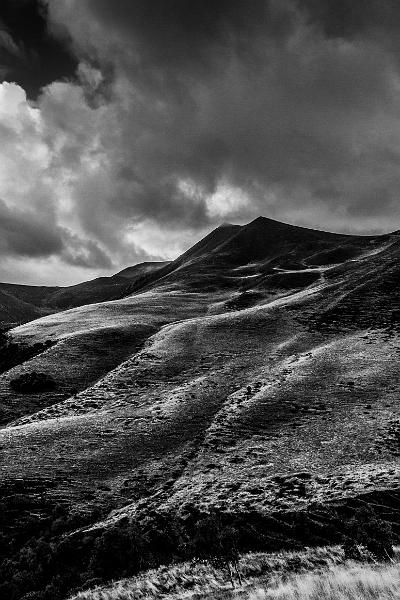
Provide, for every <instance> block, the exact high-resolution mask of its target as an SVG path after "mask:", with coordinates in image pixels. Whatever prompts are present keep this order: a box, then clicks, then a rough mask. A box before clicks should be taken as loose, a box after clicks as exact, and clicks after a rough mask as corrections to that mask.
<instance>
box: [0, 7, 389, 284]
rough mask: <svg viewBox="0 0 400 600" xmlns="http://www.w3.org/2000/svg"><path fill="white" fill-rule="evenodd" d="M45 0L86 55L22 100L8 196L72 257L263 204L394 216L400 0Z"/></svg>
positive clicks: (180, 240) (363, 220)
mask: <svg viewBox="0 0 400 600" xmlns="http://www.w3.org/2000/svg"><path fill="white" fill-rule="evenodd" d="M42 3H43V5H45V6H46V8H47V10H48V27H49V30H50V31H51V32H52V34H53V35H55V36H59V39H60V41H61V40H63V43H64V44H65V45H67V46H68V49H69V51H70V52H72V53H73V54H74V55H75V60H76V62H77V63H78V69H77V72H76V74H75V77H74V78H73V79H70V80H69V81H55V82H53V83H50V84H48V85H47V86H46V87H45V88H44V89H43V91H42V93H41V95H40V96H39V97H38V98H37V101H36V103H35V104H32V102H29V101H28V100H26V97H25V98H22V97H21V101H20V103H19V104H18V102H17V103H12V102H8V104H7V109H6V118H5V119H3V120H1V118H0V127H2V136H3V135H4V139H6V140H8V141H7V144H8V149H7V152H6V159H7V160H8V164H7V166H6V167H5V170H6V171H7V176H4V178H3V180H2V183H1V185H0V197H1V198H3V199H4V202H5V203H6V205H7V207H9V209H10V210H14V211H15V210H17V209H18V210H19V211H26V209H27V206H26V203H27V198H29V202H31V203H32V206H33V209H32V210H35V211H36V213H37V214H40V215H43V223H44V230H45V229H46V226H47V225H46V223H48V222H49V221H46V219H47V220H49V219H50V221H51V222H52V223H53V225H52V228H53V231H54V232H55V235H56V236H58V237H57V239H59V243H60V244H61V246H60V247H59V248H58V249H54V252H53V254H52V256H57V257H58V260H59V261H64V262H66V263H68V264H69V265H70V266H71V269H72V270H73V269H74V268H75V267H76V268H78V267H79V268H80V269H82V268H88V269H92V270H94V269H99V270H101V269H103V270H107V269H111V268H112V265H117V264H118V265H119V264H121V265H124V264H129V263H134V262H135V261H137V260H146V259H147V258H149V257H157V258H172V257H174V256H175V255H176V254H177V253H178V252H179V251H182V250H184V249H185V247H186V246H187V245H188V244H189V243H190V242H191V241H193V240H194V239H196V238H198V237H200V236H201V235H203V234H204V233H206V232H207V231H208V230H209V229H211V228H212V227H214V226H216V225H218V224H219V222H220V220H221V219H222V220H224V221H228V220H232V221H235V222H245V221H248V220H250V219H251V218H254V217H256V216H258V215H259V214H264V215H266V216H270V217H273V218H276V219H282V220H287V221H290V222H297V223H299V224H302V225H306V226H311V227H312V226H316V227H322V228H326V229H332V230H339V231H360V232H363V231H364V232H370V231H377V232H378V231H385V230H389V229H391V228H392V229H396V228H398V225H396V220H399V219H400V205H399V203H398V201H397V194H398V189H399V185H400V170H399V163H400V125H399V124H400V119H399V117H400V105H399V102H398V94H399V90H400V79H399V63H398V41H397V40H398V33H399V31H398V29H399V27H398V22H399V21H398V19H397V15H398V11H399V9H398V7H397V4H395V3H394V2H392V1H388V2H381V1H380V2H378V0H376V1H375V0H367V1H363V2H361V0H352V1H350V0H341V1H340V2H337V1H333V0H321V1H319V0H318V2H317V1H316V0H315V1H314V0H253V1H252V2H245V1H244V0H219V1H218V2H216V1H215V0H213V1H211V0H192V1H191V2H190V3H188V2H187V0H170V1H168V2H167V1H165V0H151V1H147V0H146V1H144V0H114V1H111V0H47V1H46V2H45V1H44V0H43V2H42ZM14 93H17V92H15V90H14ZM18 93H19V94H20V93H21V92H20V91H19V92H18ZM3 104H4V101H3ZM11 105H13V106H14V108H11ZM1 106H2V102H1V92H0V115H1V110H2V108H1ZM16 106H20V108H18V109H17V108H15V107H16ZM12 111H14V112H12ZM15 111H16V113H15ZM11 113H12V115H13V116H10V115H11ZM10 123H14V125H13V126H12V127H10ZM2 139H3V137H2ZM21 140H22V141H21ZM0 152H1V150H0ZM10 157H11V158H10ZM11 163H12V164H15V165H16V167H15V169H16V172H15V174H13V173H14V170H13V169H14V168H13V166H12V164H11ZM20 172H24V173H26V174H27V175H26V177H24V181H17V180H18V173H20ZM0 173H1V166H0ZM12 207H14V208H12ZM15 207H17V208H15ZM13 214H14V213H13ZM18 215H20V212H18ZM66 232H67V233H66ZM27 239H30V238H29V236H28V237H27ZM11 242H12V240H10V242H9V244H10V248H11V245H12V244H11ZM14 246H15V247H16V250H15V252H17V246H16V244H15V243H14ZM74 265H75V267H74ZM76 272H78V271H76ZM79 273H81V271H79Z"/></svg>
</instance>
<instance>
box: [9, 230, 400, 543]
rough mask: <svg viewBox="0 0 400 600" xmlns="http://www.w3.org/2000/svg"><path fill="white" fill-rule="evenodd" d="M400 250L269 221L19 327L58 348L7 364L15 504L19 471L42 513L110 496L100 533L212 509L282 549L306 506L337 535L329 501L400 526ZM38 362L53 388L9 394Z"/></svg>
mask: <svg viewBox="0 0 400 600" xmlns="http://www.w3.org/2000/svg"><path fill="white" fill-rule="evenodd" d="M343 258H344V259H345V260H343ZM334 259H336V260H334ZM341 259H342V260H341ZM330 260H332V261H333V262H332V263H331V262H330ZM399 261H400V235H399V234H398V233H394V234H391V235H385V236H376V237H357V236H342V235H337V234H329V233H328V234H326V233H324V232H316V231H312V230H307V229H303V228H297V227H292V226H289V225H284V224H279V223H276V222H273V221H270V220H267V219H257V220H256V221H254V222H253V223H251V224H249V225H248V226H244V227H236V226H227V227H223V228H219V229H217V230H216V232H213V233H212V234H210V236H208V238H205V240H203V241H202V242H201V243H199V244H198V245H196V246H195V247H194V248H193V249H192V250H190V251H188V252H187V253H185V254H184V255H183V256H182V257H180V258H179V259H177V261H174V262H172V263H170V264H168V265H166V266H162V267H161V268H160V269H159V270H158V271H157V272H156V273H155V274H154V273H150V278H149V279H146V282H145V283H144V285H143V286H142V288H141V290H140V291H139V292H136V293H133V294H132V295H130V296H127V297H125V298H123V299H120V300H115V301H111V302H103V303H99V304H91V305H88V306H83V307H79V308H75V309H72V310H68V311H65V312H62V313H58V314H54V315H49V316H46V317H43V318H41V319H38V320H36V321H33V322H31V323H27V324H25V325H22V326H20V327H18V328H15V329H14V330H12V331H11V336H12V338H13V339H14V341H16V342H18V343H25V344H32V343H37V342H45V341H46V340H51V341H52V342H53V343H55V345H53V346H52V347H49V348H48V349H47V350H46V351H45V352H44V353H43V354H41V355H38V356H36V357H35V358H34V359H32V360H30V361H27V362H26V363H24V364H23V365H20V366H17V367H15V368H14V369H13V370H11V371H9V372H7V373H5V374H3V375H2V376H0V393H1V397H2V410H3V423H4V427H3V429H1V430H0V445H1V448H2V454H1V465H0V473H1V480H2V481H3V482H4V490H5V491H4V497H3V501H4V502H5V503H6V508H5V510H6V511H7V510H8V509H7V500H6V498H7V497H8V496H7V494H9V489H10V485H11V486H12V485H13V482H16V481H19V482H22V483H20V484H18V485H20V493H21V495H23V497H24V498H25V501H26V504H27V505H28V506H30V503H31V502H36V510H37V511H38V514H39V513H41V514H43V513H44V512H46V511H47V510H48V507H49V506H52V505H54V504H56V503H60V502H62V503H65V504H67V505H68V506H70V507H71V508H73V509H77V507H79V510H81V511H85V512H87V513H92V512H93V511H94V510H95V508H100V509H101V510H102V511H103V518H102V520H100V521H98V522H94V523H93V525H92V529H98V530H100V529H104V528H107V527H109V526H111V525H112V524H113V523H115V522H118V521H120V520H122V519H126V517H128V518H129V519H131V518H138V519H139V520H140V519H144V518H145V517H146V516H148V515H151V514H174V515H179V516H180V517H182V519H187V518H188V515H190V514H191V512H193V509H194V507H195V509H196V510H200V511H203V512H206V511H208V510H210V508H217V509H219V510H220V511H223V512H224V513H226V514H229V515H232V516H233V517H235V518H236V519H241V520H242V521H243V522H245V521H246V520H248V519H250V520H252V523H257V527H258V526H260V527H261V525H260V522H261V521H262V522H263V523H264V525H263V527H264V526H265V528H267V529H268V531H270V532H273V533H274V535H273V536H272V538H271V540H270V541H269V542H268V543H270V544H271V547H279V546H280V545H284V544H287V543H288V541H289V540H290V539H291V540H292V541H293V540H294V539H296V536H298V535H300V534H299V533H298V531H297V529H296V528H295V527H293V526H292V525H291V523H292V521H293V520H294V519H295V516H294V515H297V514H300V513H306V514H307V515H308V518H309V519H310V523H308V526H309V527H314V528H317V529H318V528H319V529H318V531H320V530H321V531H323V532H324V535H328V533H327V531H329V527H328V526H327V523H328V521H329V517H328V516H327V515H328V513H326V514H325V513H324V512H323V507H327V506H332V505H334V506H336V507H340V506H341V507H342V509H341V510H343V511H344V512H343V514H347V513H345V510H349V509H348V508H346V509H345V508H343V507H348V506H351V505H352V503H354V502H355V499H357V498H358V499H363V500H364V501H368V502H374V503H379V504H380V505H381V506H385V507H386V508H385V517H386V518H388V519H390V520H392V521H393V522H395V523H397V525H400V522H399V519H398V513H396V511H395V510H393V507H394V505H395V503H396V502H398V500H399V493H400V465H399V461H398V456H399V455H400V446H399V439H400V425H399V423H400V405H399V402H398V392H399V387H400V363H399V360H398V358H399V352H400V307H399V306H398V300H399V292H400V290H399V278H398V265H399V264H400V262H399ZM31 370H36V371H45V372H48V373H50V374H51V375H53V377H54V378H55V379H56V381H57V383H58V386H59V387H58V389H57V393H56V394H55V393H54V392H47V393H43V394H39V395H37V394H36V395H35V394H32V395H28V396H22V395H18V394H15V393H14V392H12V390H11V388H10V385H9V382H10V379H12V378H14V377H16V376H17V375H18V374H20V373H22V372H29V371H31ZM73 387H75V390H72V388H73ZM28 450H29V461H27V460H26V453H27V451H28ZM39 474H40V477H39ZM38 480H40V482H41V484H40V485H41V486H42V487H41V495H40V500H39V498H38V495H37V491H35V490H36V489H37V488H35V486H34V485H33V482H36V483H37V481H38ZM35 485H36V484H35ZM338 510H339V509H338ZM10 514H11V513H10ZM233 517H232V518H233ZM10 519H11V522H13V521H12V518H11V517H10ZM96 519H97V517H96V518H95V516H93V521H95V520H96ZM322 523H323V525H322ZM14 526H15V523H14ZM321 531H320V535H321V536H322V534H321ZM283 532H284V533H283Z"/></svg>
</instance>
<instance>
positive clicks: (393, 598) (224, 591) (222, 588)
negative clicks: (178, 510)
mask: <svg viewBox="0 0 400 600" xmlns="http://www.w3.org/2000/svg"><path fill="white" fill-rule="evenodd" d="M398 560H399V557H398V555H397V559H396V562H395V563H390V564H368V563H366V564H358V563H355V562H345V561H344V558H343V554H342V552H341V550H340V549H339V548H338V547H331V548H317V549H307V550H305V551H303V552H285V553H277V554H263V553H257V554H247V555H245V556H243V557H242V558H241V560H240V571H241V573H242V576H243V579H244V583H243V585H242V586H241V587H235V589H233V588H232V586H231V584H230V582H229V577H228V574H227V573H226V572H224V571H221V570H218V569H215V568H213V567H212V566H210V565H208V564H207V563H201V562H199V563H183V564H180V565H175V566H172V567H160V568H159V569H156V570H152V571H147V572H146V573H143V574H141V575H139V576H138V577H135V578H131V579H125V580H122V581H118V582H114V583H112V584H111V585H108V586H105V587H97V588H95V589H93V590H88V591H84V592H80V593H79V594H78V595H76V596H74V597H73V598H70V600H181V599H183V598H185V599H189V598H190V599H192V600H398V598H400V563H399V562H397V561H398Z"/></svg>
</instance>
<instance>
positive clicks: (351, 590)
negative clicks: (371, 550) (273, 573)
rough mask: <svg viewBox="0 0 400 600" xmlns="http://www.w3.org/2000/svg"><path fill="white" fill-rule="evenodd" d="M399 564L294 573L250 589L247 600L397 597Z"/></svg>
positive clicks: (399, 594) (399, 593) (382, 599)
mask: <svg viewBox="0 0 400 600" xmlns="http://www.w3.org/2000/svg"><path fill="white" fill-rule="evenodd" d="M399 597H400V565H398V564H397V565H381V566H371V565H363V566H350V567H349V566H342V567H336V568H334V569H332V570H329V571H327V572H326V573H318V574H306V575H304V574H303V575H297V576H295V577H293V578H292V579H290V580H289V581H287V582H285V583H282V582H281V583H280V584H278V585H277V586H276V587H275V588H268V587H265V588H259V589H257V590H255V591H252V592H250V594H249V595H248V600H273V599H274V600H397V599H398V598H399Z"/></svg>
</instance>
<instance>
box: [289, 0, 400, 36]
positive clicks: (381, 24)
mask: <svg viewBox="0 0 400 600" xmlns="http://www.w3.org/2000/svg"><path fill="white" fill-rule="evenodd" d="M298 3H299V6H300V7H301V8H302V9H303V10H304V11H305V12H306V14H307V15H308V18H309V19H310V21H311V22H313V23H314V24H316V25H318V26H319V27H321V28H322V30H323V32H324V33H325V34H326V35H327V36H332V37H342V38H353V37H357V36H365V35H376V34H378V33H379V34H384V35H385V36H387V35H388V34H389V35H390V34H396V33H398V31H399V29H400V5H399V2H398V1H397V0H298Z"/></svg>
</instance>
